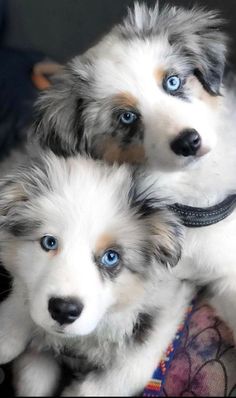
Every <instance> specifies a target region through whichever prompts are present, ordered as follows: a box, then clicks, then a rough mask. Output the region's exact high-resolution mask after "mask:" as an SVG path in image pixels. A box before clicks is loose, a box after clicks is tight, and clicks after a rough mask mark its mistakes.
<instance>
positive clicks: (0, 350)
mask: <svg viewBox="0 0 236 398" xmlns="http://www.w3.org/2000/svg"><path fill="white" fill-rule="evenodd" d="M26 344H27V342H26V341H25V340H19V339H17V336H9V335H8V336H3V335H1V331H0V365H4V364H5V363H8V362H11V361H12V360H13V359H15V358H16V357H18V356H19V355H20V354H21V353H22V352H23V351H24V350H25V347H26Z"/></svg>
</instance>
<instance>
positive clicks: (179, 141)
mask: <svg viewBox="0 0 236 398" xmlns="http://www.w3.org/2000/svg"><path fill="white" fill-rule="evenodd" d="M170 147H171V149H172V151H173V152H174V153H176V155H179V156H185V157H187V156H195V155H196V154H197V152H198V150H199V149H200V147H201V137H200V135H199V134H198V132H197V131H196V130H194V129H186V130H183V131H182V132H181V133H180V134H179V136H178V137H177V138H175V139H174V141H172V142H171V144H170Z"/></svg>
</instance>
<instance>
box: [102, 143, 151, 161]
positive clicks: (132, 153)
mask: <svg viewBox="0 0 236 398" xmlns="http://www.w3.org/2000/svg"><path fill="white" fill-rule="evenodd" d="M102 157H103V159H104V160H106V161H107V162H108V163H114V162H118V163H132V164H140V163H143V162H144V161H145V150H144V147H143V145H132V144H131V145H128V146H127V147H126V148H122V147H120V146H119V145H118V143H117V142H116V141H115V140H113V139H108V140H107V141H106V142H105V144H104V149H103V155H102Z"/></svg>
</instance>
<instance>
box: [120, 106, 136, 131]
mask: <svg viewBox="0 0 236 398" xmlns="http://www.w3.org/2000/svg"><path fill="white" fill-rule="evenodd" d="M126 113H130V114H132V115H134V116H135V119H134V120H133V121H132V122H131V123H124V122H123V121H122V120H121V118H122V116H123V115H124V114H126ZM117 118H118V122H119V123H120V124H121V125H122V126H125V127H129V126H133V125H134V124H135V123H137V121H138V120H139V119H140V114H139V112H137V111H136V110H133V109H122V110H120V111H119V112H118V116H117Z"/></svg>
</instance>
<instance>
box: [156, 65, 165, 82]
mask: <svg viewBox="0 0 236 398" xmlns="http://www.w3.org/2000/svg"><path fill="white" fill-rule="evenodd" d="M165 76H166V71H165V69H163V68H156V69H155V70H154V77H155V79H156V81H157V83H158V84H160V83H162V81H163V79H164V77H165Z"/></svg>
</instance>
